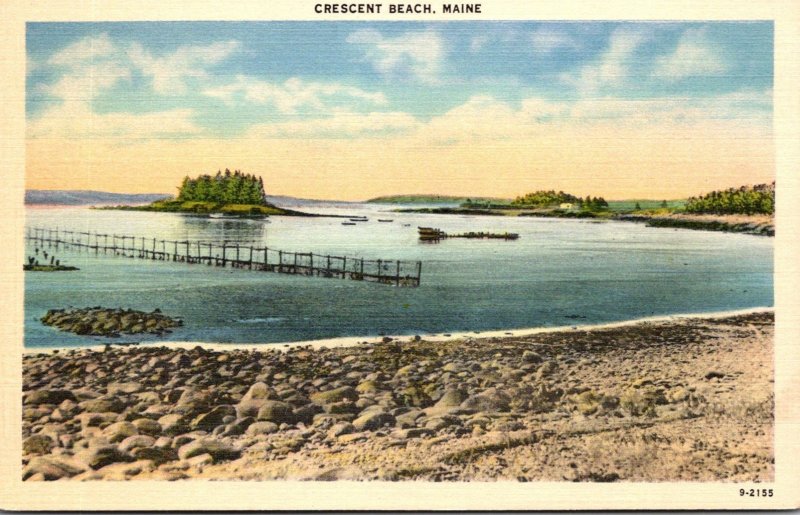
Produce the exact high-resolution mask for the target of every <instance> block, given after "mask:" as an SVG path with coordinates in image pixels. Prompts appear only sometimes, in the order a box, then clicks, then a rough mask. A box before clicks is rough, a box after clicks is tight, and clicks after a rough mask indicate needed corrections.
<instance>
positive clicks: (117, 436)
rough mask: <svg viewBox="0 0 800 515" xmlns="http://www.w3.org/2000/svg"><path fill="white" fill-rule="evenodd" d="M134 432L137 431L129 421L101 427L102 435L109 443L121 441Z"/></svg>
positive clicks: (134, 433)
mask: <svg viewBox="0 0 800 515" xmlns="http://www.w3.org/2000/svg"><path fill="white" fill-rule="evenodd" d="M136 434H139V431H138V430H137V429H136V426H134V425H133V423H131V422H115V423H113V424H111V425H109V426H108V427H106V428H105V429H103V436H104V437H106V438H107V439H108V441H109V442H111V443H117V442H121V441H122V440H124V439H126V438H128V437H129V436H133V435H136Z"/></svg>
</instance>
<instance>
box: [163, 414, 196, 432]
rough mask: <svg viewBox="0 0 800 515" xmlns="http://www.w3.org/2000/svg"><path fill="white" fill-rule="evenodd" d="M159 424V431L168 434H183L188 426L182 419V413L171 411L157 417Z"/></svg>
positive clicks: (187, 429)
mask: <svg viewBox="0 0 800 515" xmlns="http://www.w3.org/2000/svg"><path fill="white" fill-rule="evenodd" d="M158 423H159V424H160V425H161V433H162V434H165V435H169V436H175V435H179V434H183V433H186V432H188V431H189V426H188V425H187V424H186V422H185V421H184V418H183V415H181V414H178V413H171V414H169V415H164V416H163V417H161V418H160V419H158Z"/></svg>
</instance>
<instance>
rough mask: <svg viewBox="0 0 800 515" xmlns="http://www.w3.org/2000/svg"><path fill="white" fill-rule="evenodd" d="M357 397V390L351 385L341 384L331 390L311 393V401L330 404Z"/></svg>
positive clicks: (352, 399) (353, 399)
mask: <svg viewBox="0 0 800 515" xmlns="http://www.w3.org/2000/svg"><path fill="white" fill-rule="evenodd" d="M357 399H358V392H357V391H356V390H355V388H353V387H352V386H342V387H340V388H335V389H333V390H326V391H324V392H317V393H313V394H311V401H312V402H314V403H316V404H331V403H334V402H342V401H345V400H348V401H355V400H357Z"/></svg>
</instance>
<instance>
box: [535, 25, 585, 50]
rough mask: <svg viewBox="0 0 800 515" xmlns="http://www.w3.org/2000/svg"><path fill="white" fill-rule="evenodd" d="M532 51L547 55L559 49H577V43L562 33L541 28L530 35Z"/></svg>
mask: <svg viewBox="0 0 800 515" xmlns="http://www.w3.org/2000/svg"><path fill="white" fill-rule="evenodd" d="M531 43H532V44H533V50H534V52H536V53H539V54H549V53H551V52H553V51H555V50H559V49H564V48H565V49H573V50H574V49H577V48H579V45H578V42H577V41H576V40H575V39H574V38H572V37H571V36H569V35H568V34H565V33H564V32H561V31H558V30H555V29H553V28H549V27H542V28H540V29H538V30H536V31H535V32H533V33H532V34H531Z"/></svg>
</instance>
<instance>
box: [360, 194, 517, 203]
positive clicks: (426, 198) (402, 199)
mask: <svg viewBox="0 0 800 515" xmlns="http://www.w3.org/2000/svg"><path fill="white" fill-rule="evenodd" d="M468 201H471V202H473V203H486V202H490V203H506V202H510V199H504V198H497V197H456V196H451V195H386V196H383V197H375V198H371V199H369V200H367V202H368V203H370V204H463V203H464V202H468Z"/></svg>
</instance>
